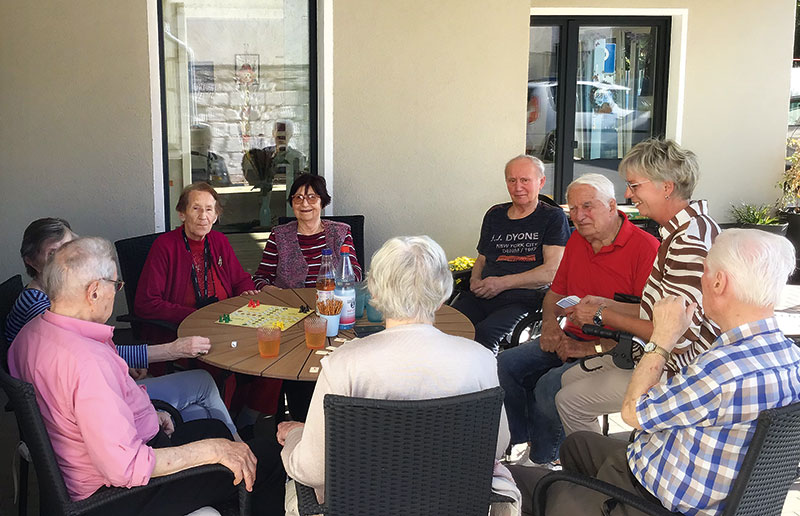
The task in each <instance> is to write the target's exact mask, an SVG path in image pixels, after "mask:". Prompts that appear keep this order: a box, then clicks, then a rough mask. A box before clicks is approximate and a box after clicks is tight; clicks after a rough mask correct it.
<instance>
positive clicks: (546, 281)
mask: <svg viewBox="0 0 800 516" xmlns="http://www.w3.org/2000/svg"><path fill="white" fill-rule="evenodd" d="M505 178H506V188H508V193H509V195H510V196H511V202H509V203H503V204H497V205H495V206H492V207H491V208H489V211H487V212H486V215H485V216H484V217H483V225H482V226H481V237H480V240H479V241H478V258H477V260H475V265H474V266H473V268H472V276H471V277H470V292H464V293H462V294H461V295H460V296H459V297H458V299H457V300H456V303H455V305H454V306H455V308H457V309H458V310H460V311H461V312H462V313H464V314H465V315H466V316H467V317H469V319H470V321H472V324H474V325H475V340H476V341H478V342H480V343H481V344H483V345H484V346H486V347H487V348H489V349H491V350H493V351H495V352H497V349H498V346H499V343H500V341H501V340H502V339H503V337H505V335H506V334H508V332H509V331H511V330H512V329H513V327H514V325H515V324H516V323H517V322H518V321H519V320H520V319H521V318H522V317H524V315H525V314H526V313H528V312H529V311H531V310H535V309H537V308H539V307H540V306H541V303H542V298H543V297H544V294H545V292H546V291H547V287H548V286H549V285H550V282H552V281H553V277H554V276H555V274H556V269H558V264H559V263H560V262H561V256H562V255H563V254H564V246H565V245H566V243H567V239H568V238H569V225H568V223H567V217H566V215H564V212H563V210H561V208H557V207H554V206H550V205H548V204H545V203H541V202H539V191H540V190H541V189H542V186H544V181H545V175H544V164H543V163H542V162H541V161H540V160H539V159H537V158H534V157H532V156H524V155H523V156H517V157H516V158H514V159H512V160H511V161H509V162H508V163H506V167H505Z"/></svg>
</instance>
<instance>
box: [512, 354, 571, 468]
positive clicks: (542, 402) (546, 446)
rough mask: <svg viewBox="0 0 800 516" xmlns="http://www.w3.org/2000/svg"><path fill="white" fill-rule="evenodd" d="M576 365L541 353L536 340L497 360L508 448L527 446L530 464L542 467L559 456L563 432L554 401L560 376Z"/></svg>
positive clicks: (558, 387) (559, 385)
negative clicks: (507, 427) (528, 445)
mask: <svg viewBox="0 0 800 516" xmlns="http://www.w3.org/2000/svg"><path fill="white" fill-rule="evenodd" d="M576 363H577V362H567V363H564V362H562V361H561V359H560V358H558V355H556V354H555V353H548V352H545V351H542V348H540V347H539V339H538V338H536V339H534V340H532V341H530V342H526V343H524V344H520V345H519V346H517V347H515V348H511V349H508V350H506V351H503V352H502V353H500V354H499V355H498V357H497V374H498V376H499V378H500V386H501V387H502V388H503V390H504V391H505V401H504V402H503V403H504V404H505V407H506V415H507V417H508V426H509V430H510V431H511V444H518V443H524V442H530V443H531V451H530V459H531V460H532V461H533V462H538V463H540V464H544V463H546V462H550V461H553V460H555V459H556V457H557V456H558V448H559V446H561V442H562V441H563V440H564V429H563V428H562V427H561V419H560V418H559V416H558V410H557V409H556V402H555V398H556V393H557V392H558V390H559V389H561V375H562V374H563V373H564V371H566V370H567V369H569V368H570V367H572V366H573V365H575V364H576Z"/></svg>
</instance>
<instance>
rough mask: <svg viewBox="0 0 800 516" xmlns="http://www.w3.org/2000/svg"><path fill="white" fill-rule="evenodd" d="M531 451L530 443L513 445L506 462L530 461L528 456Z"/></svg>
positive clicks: (519, 462) (520, 462)
mask: <svg viewBox="0 0 800 516" xmlns="http://www.w3.org/2000/svg"><path fill="white" fill-rule="evenodd" d="M530 452H531V447H530V445H529V444H528V443H519V444H515V445H513V446H512V447H511V451H510V452H509V454H508V455H506V462H507V463H508V464H522V463H524V462H530V459H529V458H528V457H529V455H530Z"/></svg>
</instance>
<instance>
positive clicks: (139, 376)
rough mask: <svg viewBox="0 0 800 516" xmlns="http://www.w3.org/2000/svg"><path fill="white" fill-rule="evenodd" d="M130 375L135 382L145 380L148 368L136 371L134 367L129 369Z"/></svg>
mask: <svg viewBox="0 0 800 516" xmlns="http://www.w3.org/2000/svg"><path fill="white" fill-rule="evenodd" d="M128 374H129V375H131V378H133V380H134V381H138V380H143V379H144V377H145V376H147V368H145V369H134V368H133V367H129V368H128Z"/></svg>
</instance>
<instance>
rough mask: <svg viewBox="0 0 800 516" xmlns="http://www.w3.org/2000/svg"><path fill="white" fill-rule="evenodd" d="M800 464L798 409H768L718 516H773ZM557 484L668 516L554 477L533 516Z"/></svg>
mask: <svg viewBox="0 0 800 516" xmlns="http://www.w3.org/2000/svg"><path fill="white" fill-rule="evenodd" d="M798 463H800V403H794V404H792V405H788V406H786V407H781V408H777V409H769V410H765V411H763V412H761V414H759V416H758V425H757V426H756V431H755V433H754V434H753V439H752V441H750V446H749V448H748V450H747V454H745V457H744V461H743V462H742V466H741V468H740V469H739V473H738V474H737V476H736V480H735V481H734V482H733V486H732V487H731V492H730V493H729V494H728V497H727V498H726V499H725V508H724V510H723V513H722V514H723V516H750V515H752V516H778V515H780V514H781V511H782V510H783V504H784V501H785V500H786V494H787V493H788V491H789V487H790V486H791V485H792V482H794V480H795V479H796V478H797V473H798V470H797V464H798ZM558 481H566V482H572V483H575V484H578V485H581V486H584V487H587V488H589V489H593V490H595V491H598V492H600V493H603V494H606V495H608V497H609V498H610V499H614V500H617V501H618V502H619V503H622V504H625V505H627V506H629V507H633V508H636V509H637V510H639V511H642V512H644V513H646V514H652V515H655V516H674V515H675V514H678V513H674V512H670V511H668V510H667V509H665V508H664V507H662V506H661V505H655V504H653V503H650V502H649V501H646V500H644V499H643V498H640V497H639V496H637V495H635V494H633V493H631V492H629V491H626V490H624V489H620V488H618V487H616V486H613V485H611V484H608V483H606V482H602V481H600V480H597V479H594V478H590V477H586V476H583V475H578V474H575V473H570V472H567V471H556V472H553V473H550V474H549V475H547V476H546V477H544V478H543V479H542V480H541V481H540V482H539V483H538V484H537V485H536V489H535V490H534V494H533V505H534V509H535V511H536V514H539V515H541V516H543V515H544V513H545V512H544V511H545V504H546V502H547V489H548V488H549V487H550V486H551V485H552V484H553V483H554V482H558Z"/></svg>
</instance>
